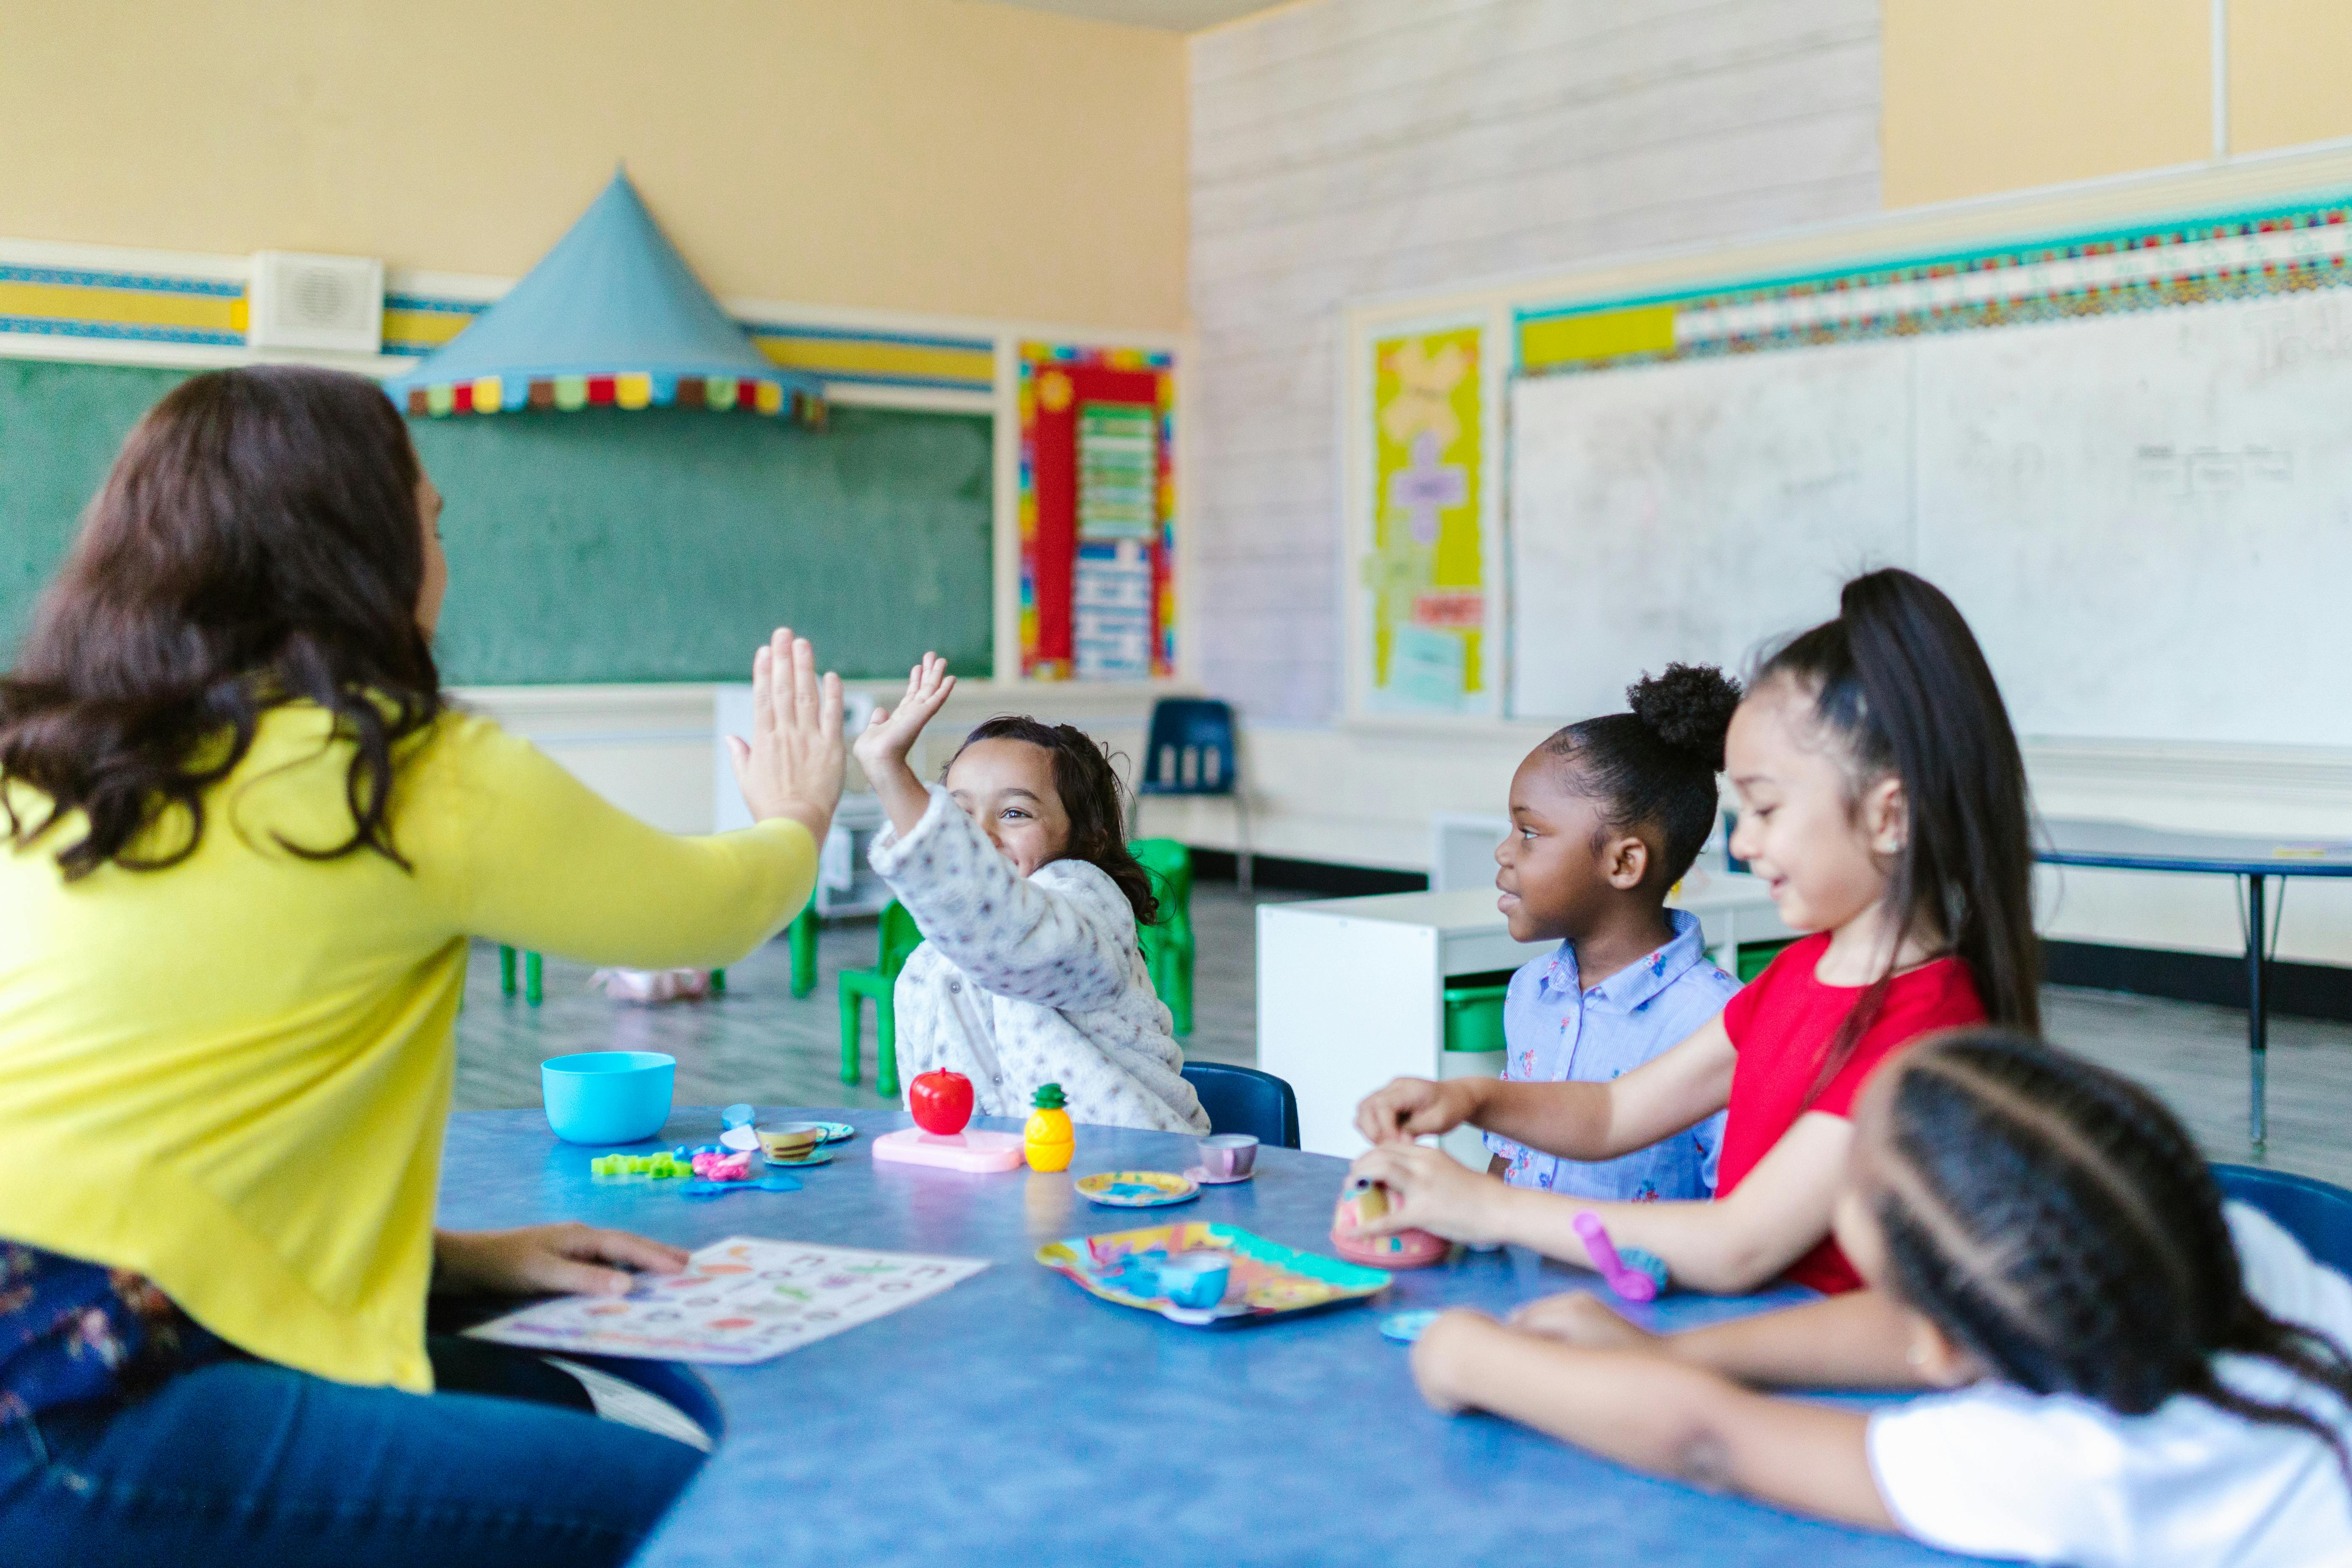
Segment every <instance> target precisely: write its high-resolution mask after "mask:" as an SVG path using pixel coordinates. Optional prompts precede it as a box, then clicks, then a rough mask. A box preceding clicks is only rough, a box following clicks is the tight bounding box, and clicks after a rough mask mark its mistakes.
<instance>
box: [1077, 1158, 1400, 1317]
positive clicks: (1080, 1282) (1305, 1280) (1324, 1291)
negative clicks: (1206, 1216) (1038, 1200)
mask: <svg viewBox="0 0 2352 1568" xmlns="http://www.w3.org/2000/svg"><path fill="white" fill-rule="evenodd" d="M1129 1174H1132V1173H1129ZM1153 1174H1164V1173H1153ZM1203 1251H1216V1252H1223V1253H1226V1254H1229V1255H1230V1256H1231V1257H1232V1258H1233V1272H1232V1274H1231V1276H1230V1278H1229V1279H1228V1282H1227V1284H1226V1286H1225V1299H1224V1300H1223V1301H1222V1302H1221V1303H1219V1304H1218V1305H1217V1306H1215V1307H1212V1308H1206V1309H1202V1310H1190V1309H1187V1308H1183V1307H1179V1306H1177V1305H1175V1304H1174V1303H1173V1302H1171V1301H1170V1300H1168V1298H1167V1297H1165V1296H1163V1295H1161V1294H1160V1268H1159V1266H1160V1263H1162V1262H1163V1261H1165V1260H1166V1259H1167V1258H1168V1257H1169V1255H1170V1254H1171V1253H1178V1252H1203ZM1037 1261H1038V1262H1040V1263H1042V1264H1044V1265H1045V1267H1046V1268H1051V1269H1052V1270H1054V1271H1055V1273H1056V1274H1061V1275H1064V1276H1066V1277H1067V1278H1068V1279H1069V1280H1070V1282H1071V1283H1072V1284H1074V1285H1076V1286H1077V1288H1078V1289H1081V1290H1084V1291H1085V1292H1086V1293H1087V1295H1089V1296H1097V1297H1100V1298H1101V1299H1102V1300H1106V1301H1111V1302H1115V1303H1117V1304H1118V1305H1119V1306H1122V1307H1139V1308H1141V1309H1142V1310H1145V1311H1147V1312H1157V1313H1159V1314H1160V1316H1161V1317H1163V1318H1166V1319H1167V1320H1169V1321H1171V1322H1176V1323H1183V1324H1187V1325H1189V1326H1191V1327H1194V1328H1236V1327H1239V1326H1241V1325H1243V1324H1245V1323H1259V1322H1265V1321H1268V1320H1270V1319H1275V1318H1287V1317H1296V1316H1297V1315H1298V1314H1299V1313H1301V1312H1313V1311H1318V1310H1321V1309H1323V1308H1326V1307H1338V1306H1343V1305H1345V1304H1346V1303H1348V1302H1349V1301H1360V1300H1365V1299H1366V1298H1367V1297H1370V1296H1373V1295H1376V1294H1378V1293H1379V1292H1380V1291H1381V1290H1382V1289H1386V1288H1387V1286H1388V1282H1389V1278H1390V1276H1389V1274H1388V1272H1387V1271H1386V1270H1385V1269H1380V1268H1362V1267H1360V1266H1359V1265H1357V1264H1353V1263H1342V1262H1340V1261H1339V1259H1338V1258H1325V1257H1323V1256H1321V1255H1320V1254H1318V1253H1313V1252H1301V1251H1299V1250H1297V1248H1296V1247H1284V1246H1281V1245H1280V1244H1278V1243H1276V1242H1271V1241H1268V1240H1266V1239H1265V1237H1262V1236H1256V1235H1253V1234H1252V1233H1251V1232H1249V1231H1246V1230H1244V1229H1242V1228H1241V1226H1234V1225H1219V1224H1214V1223H1212V1222H1204V1221H1201V1220H1194V1221H1192V1222H1190V1223H1189V1224H1186V1223H1180V1224H1176V1225H1159V1226H1149V1227H1147V1228H1145V1229H1142V1230H1121V1231H1114V1232H1112V1233H1110V1234H1109V1235H1108V1236H1074V1237H1068V1238H1066V1239H1065V1240H1062V1241H1053V1242H1048V1243H1046V1244H1045V1246H1043V1247H1039V1248H1038V1249H1037Z"/></svg>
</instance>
